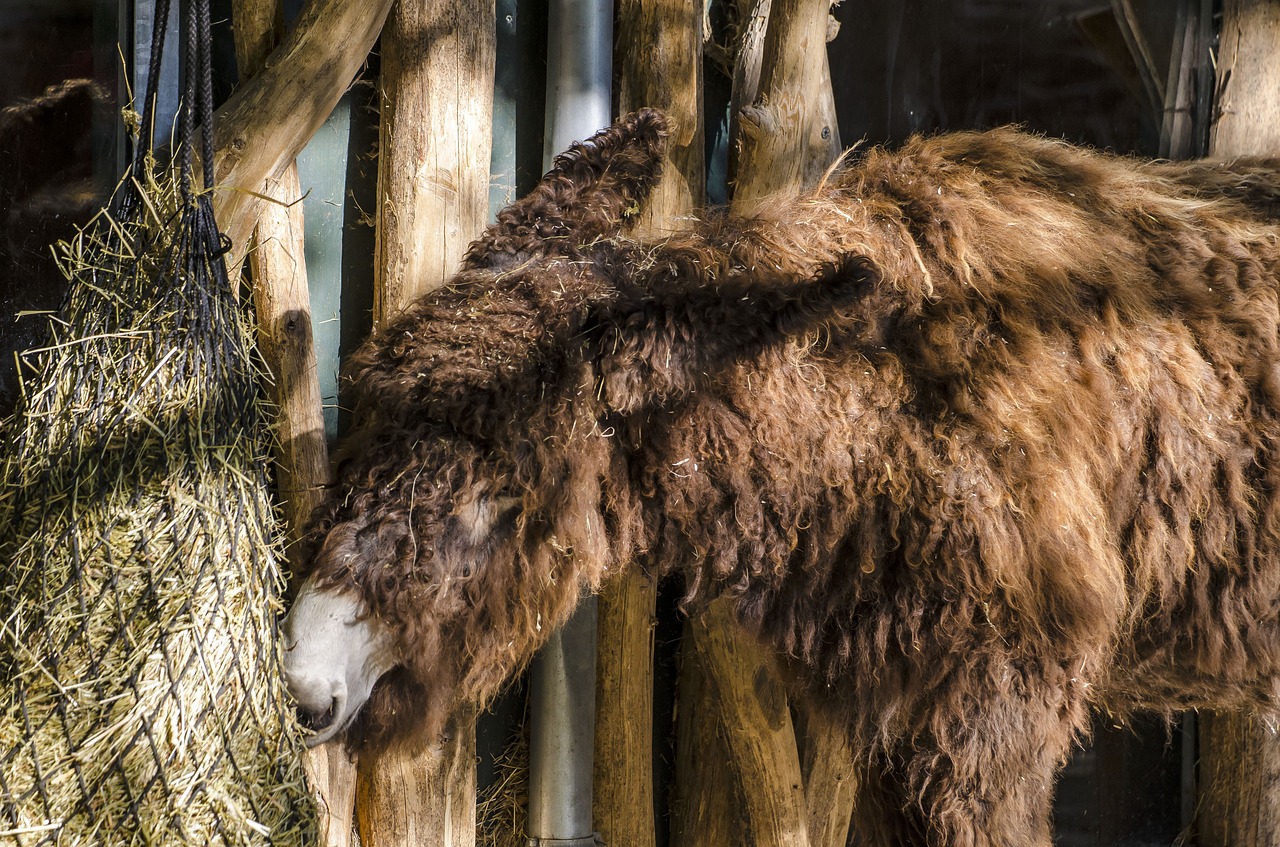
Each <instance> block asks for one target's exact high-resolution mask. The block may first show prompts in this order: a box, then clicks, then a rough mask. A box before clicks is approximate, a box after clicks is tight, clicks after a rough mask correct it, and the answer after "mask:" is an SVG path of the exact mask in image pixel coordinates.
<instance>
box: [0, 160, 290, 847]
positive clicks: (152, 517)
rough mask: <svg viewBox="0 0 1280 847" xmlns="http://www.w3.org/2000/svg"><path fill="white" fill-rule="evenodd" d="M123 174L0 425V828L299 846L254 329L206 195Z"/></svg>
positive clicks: (0, 833)
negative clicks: (232, 281) (188, 195)
mask: <svg viewBox="0 0 1280 847" xmlns="http://www.w3.org/2000/svg"><path fill="white" fill-rule="evenodd" d="M141 170H144V171H145V172H146V173H147V174H149V173H151V172H152V170H153V168H146V169H141ZM135 178H136V179H142V180H145V181H146V184H145V185H140V184H137V183H133V184H131V185H130V184H126V185H123V186H122V189H121V190H118V191H117V195H116V198H117V202H116V204H115V210H116V215H115V217H113V216H112V215H110V214H108V213H106V212H103V213H101V214H100V215H99V216H98V217H97V218H95V219H94V220H93V221H92V222H91V223H90V224H89V226H88V227H86V229H85V230H84V231H83V232H82V233H81V234H80V235H79V236H78V237H77V238H76V239H75V240H74V241H73V242H71V243H70V244H64V245H60V246H61V248H62V251H61V252H62V256H61V261H62V263H63V266H64V270H65V272H66V274H67V276H68V278H69V279H70V280H71V286H72V288H71V294H70V297H69V301H68V305H67V306H66V307H65V308H64V311H63V314H62V316H61V317H60V318H59V319H57V320H56V321H54V333H53V334H54V337H53V341H52V342H51V343H50V344H49V346H47V347H45V348H43V349H41V350H37V351H32V352H31V353H29V354H28V357H27V362H26V364H27V366H28V384H26V385H25V386H24V396H23V399H22V401H21V404H20V407H19V410H18V412H17V413H16V415H15V416H14V418H12V419H10V420H9V421H7V422H5V424H4V431H3V433H0V434H2V435H3V438H4V442H3V443H6V444H7V445H9V447H8V450H9V452H8V455H7V456H5V458H4V461H3V465H2V468H0V484H2V485H3V488H0V573H2V574H4V578H3V580H2V583H3V584H0V685H2V686H3V690H2V691H0V843H5V844H14V845H16V847H36V845H55V844H56V845H60V847H61V845H66V846H67V847H72V845H85V847H88V845H95V846H96V845H144V844H147V845H154V844H165V845H172V844H189V845H195V844H199V845H262V844H268V843H270V844H277V845H279V844H300V843H312V842H314V840H315V834H314V832H315V829H314V827H315V824H314V809H313V806H312V802H311V800H310V796H309V794H308V792H307V790H306V787H305V784H304V781H303V773H302V766H301V758H300V753H301V749H302V743H301V733H300V730H299V729H298V727H297V726H296V723H295V721H294V719H293V716H292V710H291V707H290V705H289V701H288V698H287V695H286V693H285V691H284V687H283V682H282V681H281V676H280V673H279V655H278V642H277V633H276V615H277V613H278V611H279V603H278V600H277V598H278V595H279V593H280V590H281V577H280V573H279V570H278V568H277V562H278V561H279V560H280V559H279V550H278V547H277V540H276V533H275V531H274V528H273V527H274V523H273V522H274V518H273V515H272V506H271V503H270V499H269V492H268V488H267V478H266V469H267V464H266V461H267V460H266V458H265V455H264V453H265V446H266V439H265V438H264V437H263V427H262V423H263V419H264V416H263V413H262V409H261V408H260V406H259V401H258V399H257V396H258V395H257V385H256V382H257V376H256V373H255V369H254V367H253V366H252V365H251V360H250V356H249V352H248V351H249V349H250V347H249V341H248V335H247V331H246V328H245V326H244V324H243V321H242V316H241V315H240V313H239V310H238V307H237V304H236V300H235V297H234V295H233V293H232V291H231V290H230V285H229V284H228V282H227V279H226V272H225V269H223V268H222V266H221V265H222V260H221V258H220V257H218V258H216V259H213V260H211V258H210V257H211V256H216V254H217V251H218V249H219V248H218V244H217V243H216V241H215V242H214V243H212V244H211V243H209V239H210V238H214V239H216V237H217V236H216V229H214V228H213V225H212V218H211V212H209V211H208V204H207V201H206V200H203V199H202V201H201V204H200V205H199V206H196V207H190V206H185V205H184V204H183V202H182V201H181V200H180V195H179V192H178V190H177V188H176V186H175V185H174V183H173V179H172V175H169V176H168V177H167V178H165V179H163V180H161V181H159V182H157V181H156V180H153V179H150V178H149V177H147V176H141V177H139V176H137V175H136V174H135ZM122 196H123V197H125V201H124V202H120V198H121V197H122ZM202 215H208V216H209V217H208V219H207V220H205V219H202V218H201V216H202ZM210 233H212V235H210Z"/></svg>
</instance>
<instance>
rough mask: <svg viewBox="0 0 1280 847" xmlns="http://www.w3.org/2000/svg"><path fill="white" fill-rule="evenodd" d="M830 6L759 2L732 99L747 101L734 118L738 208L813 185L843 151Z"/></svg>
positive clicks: (824, 0)
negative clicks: (763, 25) (830, 52)
mask: <svg viewBox="0 0 1280 847" xmlns="http://www.w3.org/2000/svg"><path fill="white" fill-rule="evenodd" d="M830 8H831V2H830V0H756V3H755V8H754V10H753V11H752V13H751V18H750V20H751V21H752V22H753V25H752V26H749V27H748V28H747V30H746V36H747V37H746V38H745V39H744V42H743V47H742V50H743V54H742V56H741V57H740V58H739V62H738V64H737V65H735V72H734V93H733V100H734V102H735V103H743V104H745V105H742V106H741V107H740V108H739V109H738V111H737V112H736V113H735V114H734V116H733V117H734V118H735V119H736V120H737V122H738V124H737V131H736V132H735V134H734V138H733V140H734V144H735V145H736V146H735V149H734V152H735V156H734V163H735V173H734V176H735V178H734V185H733V203H734V206H735V208H747V207H749V205H750V203H751V202H752V201H753V200H755V199H757V198H760V197H766V196H769V195H771V194H776V193H779V192H792V193H794V192H796V191H797V190H798V189H800V188H801V187H809V186H812V185H814V184H815V183H816V182H817V181H818V178H819V177H820V176H821V175H822V173H823V171H825V170H826V169H827V168H828V167H829V166H830V165H831V163H832V162H834V161H835V160H836V157H837V156H838V155H839V154H840V133H839V128H838V127H837V125H836V119H835V97H834V95H833V94H832V90H831V70H830V66H829V63H828V61H827V39H828V36H829V34H830ZM762 17H767V19H768V27H767V29H766V30H765V31H764V35H763V37H762V38H761V37H760V35H759V33H760V25H759V21H760V19H761V18H762ZM757 38H758V39H759V41H758V42H757V41H756V40H755V39H757ZM757 44H758V45H759V46H758V47H757ZM757 51H758V52H759V56H760V58H759V64H758V67H759V70H758V72H757V71H756V70H755V67H756V60H755V58H754V56H755V54H756V52H757ZM739 68H741V71H739ZM757 76H758V83H756V82H755V80H756V79H757Z"/></svg>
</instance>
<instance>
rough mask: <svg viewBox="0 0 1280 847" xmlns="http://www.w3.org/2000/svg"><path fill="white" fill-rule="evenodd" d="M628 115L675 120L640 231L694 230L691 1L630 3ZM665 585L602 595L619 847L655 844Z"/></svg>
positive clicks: (606, 739)
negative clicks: (656, 634) (656, 658)
mask: <svg viewBox="0 0 1280 847" xmlns="http://www.w3.org/2000/svg"><path fill="white" fill-rule="evenodd" d="M615 40H616V44H617V49H616V51H615V62H616V65H617V79H618V100H619V110H620V111H621V112H623V113H626V112H630V111H632V110H634V109H637V108H640V107H641V106H654V107H657V108H660V109H662V110H663V111H664V112H666V114H667V116H668V118H670V119H671V123H672V134H671V137H670V138H669V139H668V143H667V159H668V162H667V166H666V168H665V170H664V172H663V175H662V180H661V181H660V182H659V183H658V185H656V186H655V187H654V189H653V192H652V194H651V195H650V199H649V203H648V204H647V206H646V209H645V213H644V216H643V217H642V219H641V220H640V222H639V224H638V225H637V229H638V231H639V232H641V233H643V234H646V235H648V236H650V237H658V236H661V235H662V234H663V233H668V232H673V231H676V230H679V229H681V228H683V227H685V226H686V225H687V221H688V220H689V216H690V214H691V213H692V212H693V210H694V208H695V207H697V206H700V205H701V204H702V203H703V202H704V200H705V195H706V185H705V175H704V167H703V151H702V145H703V138H702V132H703V130H702V102H701V100H702V97H701V94H702V84H701V77H702V11H701V9H700V8H698V7H697V6H696V5H695V4H690V3H687V2H685V0H620V2H619V3H618V6H617V33H616V39H615ZM656 598H657V585H656V583H655V582H654V581H653V580H652V579H650V578H649V577H647V576H646V575H644V574H642V573H640V572H638V571H636V572H632V573H628V574H625V575H623V576H622V577H620V578H619V579H617V580H615V581H613V582H612V583H610V584H608V585H607V586H606V587H605V589H604V591H603V592H602V594H601V596H600V606H599V639H598V643H599V649H598V652H597V656H596V739H595V769H594V781H593V782H594V784H593V789H592V793H593V794H594V796H595V810H594V821H595V824H594V825H595V828H596V830H597V831H598V832H599V833H600V834H601V836H602V837H603V838H604V842H605V843H606V844H608V845H609V847H653V845H654V843H655V841H656V838H657V831H656V821H655V817H654V808H655V807H654V796H653V624H654V603H655V600H656Z"/></svg>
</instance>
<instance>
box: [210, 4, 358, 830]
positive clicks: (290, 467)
mask: <svg viewBox="0 0 1280 847" xmlns="http://www.w3.org/2000/svg"><path fill="white" fill-rule="evenodd" d="M231 14H232V20H233V23H234V29H235V42H236V62H237V65H238V69H239V72H240V79H241V80H242V81H244V80H247V79H249V78H250V77H252V76H253V75H254V74H256V73H257V72H258V71H259V70H261V69H262V66H263V64H265V63H266V60H267V56H268V55H269V54H270V53H271V51H272V50H273V49H274V48H275V45H276V42H277V41H278V40H279V38H280V36H281V35H282V34H283V30H284V10H283V6H282V3H280V2H279V0H274V2H265V3H264V2H257V0H234V2H233V3H232V7H231ZM261 191H262V193H263V194H264V195H266V196H267V197H270V198H271V199H272V200H273V201H274V202H272V203H268V204H266V205H265V206H263V209H262V213H261V215H260V216H259V217H258V224H257V227H256V228H255V229H254V231H253V235H252V239H251V246H250V252H249V265H250V268H251V271H252V277H253V298H254V308H255V310H256V313H257V322H258V348H259V349H260V350H261V352H262V357H263V359H264V360H265V361H266V364H267V367H268V368H269V369H270V371H271V376H272V385H271V390H272V398H271V399H272V401H273V402H274V404H275V407H276V411H277V418H276V444H275V459H276V483H277V490H278V493H279V496H280V500H281V503H282V505H283V507H284V518H285V530H286V533H287V537H288V541H289V550H290V559H292V558H293V556H292V552H291V551H292V550H293V549H294V548H293V545H294V544H295V543H296V542H297V541H298V539H299V537H300V536H301V534H302V532H303V531H304V530H305V528H306V525H307V522H308V520H309V519H310V516H311V513H312V511H314V510H315V508H316V506H318V505H319V503H320V499H321V489H322V487H323V486H324V485H325V484H326V483H327V482H328V481H329V452H328V447H327V445H326V443H325V432H324V413H323V410H322V406H321V397H320V381H319V379H318V375H317V372H316V351H315V345H314V343H313V340H312V336H311V297H310V294H309V292H308V289H307V268H306V260H305V258H304V256H303V244H304V230H303V220H302V204H301V203H299V202H298V200H299V199H300V198H301V196H302V190H301V188H300V186H299V184H298V168H297V165H296V164H294V163H290V164H289V165H288V166H287V167H286V168H285V170H284V173H283V174H282V175H281V176H280V178H279V179H272V180H268V181H267V183H266V184H265V185H263V186H262V188H261ZM292 564H293V566H294V569H295V570H296V566H297V564H298V563H297V562H296V561H295V562H293V563H292ZM303 764H304V767H305V770H306V774H307V782H308V784H309V786H310V788H311V792H312V794H313V796H314V798H315V801H316V806H317V810H318V812H319V815H318V822H319V828H320V831H319V840H320V844H321V847H348V845H350V843H351V828H352V824H353V822H354V821H353V812H354V807H355V786H356V765H355V761H354V760H353V759H352V758H351V757H350V756H348V755H347V753H346V751H345V750H344V749H342V747H341V745H337V744H330V745H325V746H323V747H320V748H314V749H311V750H308V751H307V752H306V754H305V755H304V759H303Z"/></svg>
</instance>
